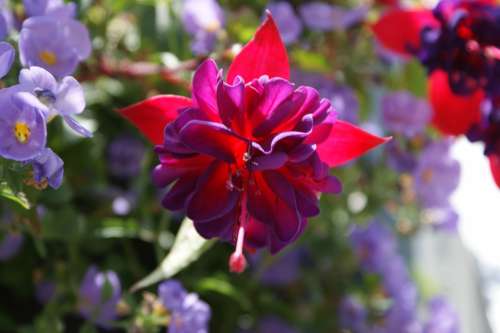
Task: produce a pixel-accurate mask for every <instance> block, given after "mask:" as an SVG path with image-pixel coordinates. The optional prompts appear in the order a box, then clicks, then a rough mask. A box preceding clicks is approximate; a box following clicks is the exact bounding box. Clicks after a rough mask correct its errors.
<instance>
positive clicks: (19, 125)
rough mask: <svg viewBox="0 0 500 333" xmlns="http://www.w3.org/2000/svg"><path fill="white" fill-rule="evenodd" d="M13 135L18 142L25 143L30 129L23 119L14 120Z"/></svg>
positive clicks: (29, 134)
mask: <svg viewBox="0 0 500 333" xmlns="http://www.w3.org/2000/svg"><path fill="white" fill-rule="evenodd" d="M14 135H15V136H16V139H17V141H18V142H19V143H23V144H24V143H27V142H28V140H29V138H30V136H31V130H30V128H29V126H28V124H26V123H25V122H23V121H16V124H15V125H14Z"/></svg>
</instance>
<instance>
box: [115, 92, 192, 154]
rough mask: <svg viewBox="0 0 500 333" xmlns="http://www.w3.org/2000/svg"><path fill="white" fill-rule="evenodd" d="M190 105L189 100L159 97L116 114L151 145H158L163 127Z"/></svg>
mask: <svg viewBox="0 0 500 333" xmlns="http://www.w3.org/2000/svg"><path fill="white" fill-rule="evenodd" d="M191 105H192V102H191V99H190V98H187V97H183V96H176V95H160V96H155V97H151V98H148V99H146V100H144V101H142V102H139V103H137V104H134V105H131V106H129V107H126V108H124V109H121V110H118V112H119V113H120V114H121V115H122V116H124V117H125V118H127V120H128V121H130V122H131V123H132V124H133V125H134V126H135V127H137V128H138V129H139V131H141V133H142V134H144V136H145V137H147V138H148V139H149V140H150V141H151V142H152V143H154V144H157V145H158V144H162V143H163V138H164V131H165V126H167V124H168V123H170V122H171V121H172V120H174V119H175V118H176V117H177V115H178V111H179V110H180V109H182V108H185V107H189V106H191Z"/></svg>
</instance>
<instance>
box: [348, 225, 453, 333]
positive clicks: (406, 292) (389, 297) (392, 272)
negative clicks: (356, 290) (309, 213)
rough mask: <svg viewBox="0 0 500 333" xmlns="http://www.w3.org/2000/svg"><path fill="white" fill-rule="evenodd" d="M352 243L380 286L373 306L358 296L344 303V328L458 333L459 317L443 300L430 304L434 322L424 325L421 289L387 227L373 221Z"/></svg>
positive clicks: (358, 230)
mask: <svg viewBox="0 0 500 333" xmlns="http://www.w3.org/2000/svg"><path fill="white" fill-rule="evenodd" d="M350 241H351V244H352V246H353V249H354V252H355V253H356V255H357V257H358V259H359V262H360V264H361V267H362V270H363V272H364V273H366V274H375V275H377V276H379V277H380V286H379V287H378V288H377V290H375V291H374V292H373V295H372V297H373V298H374V301H373V302H367V304H372V305H371V306H370V307H367V306H366V305H365V304H364V302H362V301H361V300H359V299H357V298H356V297H354V296H347V297H346V298H345V299H344V300H343V301H342V303H341V305H340V308H339V318H340V321H341V324H342V326H343V328H345V329H349V330H351V331H352V332H353V333H367V332H386V333H392V332H394V333H396V332H398V333H400V332H408V333H409V332H415V333H419V332H428V333H430V332H436V333H437V332H439V333H455V332H457V325H458V318H457V316H456V314H455V313H454V311H453V309H452V308H451V306H450V305H449V304H448V303H446V301H445V300H444V299H442V298H436V299H435V300H432V301H431V302H430V305H429V310H430V311H429V312H430V319H429V320H428V322H427V323H426V324H425V325H422V324H421V323H420V320H419V318H418V302H419V295H418V292H417V288H416V286H415V284H414V283H413V281H412V280H411V277H410V275H409V273H408V269H407V268H406V265H405V263H404V259H403V257H401V256H400V255H399V254H398V251H397V247H398V246H397V242H396V238H395V237H394V235H393V233H392V232H391V230H390V229H389V228H388V227H387V226H385V225H384V224H382V223H381V222H378V221H373V222H371V223H369V224H368V225H367V226H366V227H356V228H354V230H353V231H352V233H351V235H350ZM384 300H386V301H387V302H385V301H384ZM370 312H373V316H369V313H370ZM440 324H441V325H440Z"/></svg>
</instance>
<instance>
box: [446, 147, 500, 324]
mask: <svg viewBox="0 0 500 333" xmlns="http://www.w3.org/2000/svg"><path fill="white" fill-rule="evenodd" d="M482 151H483V148H482V145H480V144H471V143H470V142H468V141H467V140H466V139H464V138H462V139H460V140H458V142H457V143H456V144H455V145H454V147H453V150H452V154H453V156H454V157H455V158H456V159H457V160H459V161H460V165H461V167H462V170H461V171H462V174H461V181H460V186H459V188H458V190H457V191H456V192H455V193H454V195H453V197H452V204H453V205H454V207H455V209H456V210H457V213H458V214H459V216H460V224H459V232H460V236H461V238H462V240H463V242H464V244H465V247H466V248H467V249H468V250H470V251H471V252H472V254H473V255H474V256H475V257H476V260H477V262H478V264H479V269H480V272H481V276H482V277H483V280H482V286H481V287H482V288H484V292H485V295H486V301H487V304H488V317H489V321H490V324H491V329H492V331H493V332H494V333H500V189H498V188H497V186H496V185H495V182H494V181H493V178H492V176H491V174H490V169H489V164H488V161H487V159H486V158H485V157H484V155H483V153H482ZM464 333H469V332H467V331H464ZM470 333H481V332H470Z"/></svg>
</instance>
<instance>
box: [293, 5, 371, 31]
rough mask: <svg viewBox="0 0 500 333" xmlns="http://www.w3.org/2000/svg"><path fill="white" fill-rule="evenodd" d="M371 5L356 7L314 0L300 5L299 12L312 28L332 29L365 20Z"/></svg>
mask: <svg viewBox="0 0 500 333" xmlns="http://www.w3.org/2000/svg"><path fill="white" fill-rule="evenodd" d="M368 9H369V7H367V6H360V7H358V8H354V9H348V8H342V7H339V6H333V5H330V4H328V3H325V2H320V1H312V2H309V3H305V4H303V5H301V6H300V8H299V12H300V16H301V17H302V20H303V21H304V24H305V25H306V26H307V27H308V28H309V29H311V30H315V31H330V30H341V29H347V28H349V27H351V26H352V25H355V24H357V23H359V22H361V21H363V20H364V18H365V17H366V15H367V13H368Z"/></svg>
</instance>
